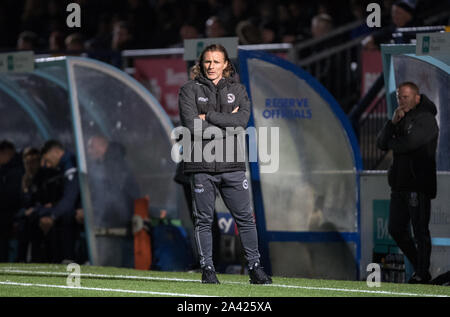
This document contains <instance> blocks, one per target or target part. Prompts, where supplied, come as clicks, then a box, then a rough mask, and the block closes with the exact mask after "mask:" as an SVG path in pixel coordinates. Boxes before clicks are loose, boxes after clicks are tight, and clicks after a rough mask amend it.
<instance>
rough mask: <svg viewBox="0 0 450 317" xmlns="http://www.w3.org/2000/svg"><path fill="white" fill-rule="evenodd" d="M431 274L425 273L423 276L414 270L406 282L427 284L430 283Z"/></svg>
mask: <svg viewBox="0 0 450 317" xmlns="http://www.w3.org/2000/svg"><path fill="white" fill-rule="evenodd" d="M430 280H431V275H430V273H426V274H425V277H422V276H419V275H418V274H417V273H416V272H414V273H413V274H412V276H411V278H410V279H409V281H408V284H428V283H430Z"/></svg>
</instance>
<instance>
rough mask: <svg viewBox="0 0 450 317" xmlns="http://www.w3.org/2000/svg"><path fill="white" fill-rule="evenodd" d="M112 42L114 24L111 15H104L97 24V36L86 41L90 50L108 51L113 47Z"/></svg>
mask: <svg viewBox="0 0 450 317" xmlns="http://www.w3.org/2000/svg"><path fill="white" fill-rule="evenodd" d="M111 41H112V22H111V15H110V14H108V13H103V14H102V15H101V16H100V18H99V20H98V24H97V34H96V35H95V36H94V37H93V38H91V39H89V40H88V41H86V44H85V45H86V49H88V50H106V49H109V48H110V47H111Z"/></svg>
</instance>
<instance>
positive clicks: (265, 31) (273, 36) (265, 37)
mask: <svg viewBox="0 0 450 317" xmlns="http://www.w3.org/2000/svg"><path fill="white" fill-rule="evenodd" d="M261 37H262V43H263V44H270V43H277V42H278V38H277V26H276V23H274V22H272V21H267V22H264V23H263V24H262V25H261Z"/></svg>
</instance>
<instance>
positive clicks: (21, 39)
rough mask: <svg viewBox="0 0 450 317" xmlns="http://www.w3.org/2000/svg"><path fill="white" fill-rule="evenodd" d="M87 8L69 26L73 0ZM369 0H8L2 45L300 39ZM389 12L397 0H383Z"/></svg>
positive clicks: (0, 16)
mask: <svg viewBox="0 0 450 317" xmlns="http://www.w3.org/2000/svg"><path fill="white" fill-rule="evenodd" d="M71 2H75V3H78V4H79V5H80V8H81V28H69V27H67V25H66V19H67V16H68V15H69V13H70V12H67V11H66V6H67V4H68V3H71ZM369 2H371V1H368V0H340V1H332V0H319V1H309V0H280V1H272V0H260V1H256V0H192V1H181V0H89V1H87V0H65V1H63V0H4V1H2V2H1V3H0V49H2V50H11V49H19V50H29V49H32V50H35V51H38V52H39V51H40V52H59V51H81V50H123V49H136V48H140V49H144V48H166V47H174V46H182V44H183V40H184V39H190V38H201V37H222V36H238V37H239V41H240V44H260V43H294V42H299V41H302V40H305V39H308V38H311V37H314V36H321V35H323V34H324V33H326V32H328V31H330V30H332V29H333V28H336V27H338V26H340V25H343V24H346V23H348V22H351V21H356V20H362V19H364V18H365V16H366V15H367V12H366V7H367V4H368V3H369ZM379 2H380V3H381V4H382V10H383V13H388V12H389V10H390V6H391V5H392V3H393V2H394V1H393V0H383V1H379Z"/></svg>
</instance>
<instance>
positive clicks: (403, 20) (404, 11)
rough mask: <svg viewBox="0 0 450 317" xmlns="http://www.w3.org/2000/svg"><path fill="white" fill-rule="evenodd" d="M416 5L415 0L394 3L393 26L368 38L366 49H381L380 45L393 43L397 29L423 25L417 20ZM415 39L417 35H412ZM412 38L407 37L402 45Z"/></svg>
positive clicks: (402, 41) (365, 44)
mask: <svg viewBox="0 0 450 317" xmlns="http://www.w3.org/2000/svg"><path fill="white" fill-rule="evenodd" d="M415 9H416V5H415V1H414V0H399V1H396V2H394V4H393V5H392V8H391V24H390V25H389V26H387V27H384V28H382V29H381V30H380V31H377V32H375V33H373V34H371V35H369V36H368V37H366V38H365V39H364V40H363V42H362V44H363V47H364V48H365V49H370V50H372V49H379V48H380V44H383V43H392V42H393V40H394V39H393V37H392V33H394V32H395V30H396V29H397V28H407V27H412V26H420V25H422V21H420V20H419V19H417V18H416V11H415ZM411 36H412V38H415V34H413V35H411ZM410 39H411V38H410V37H405V38H403V39H402V40H401V43H408V42H409V41H410Z"/></svg>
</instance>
